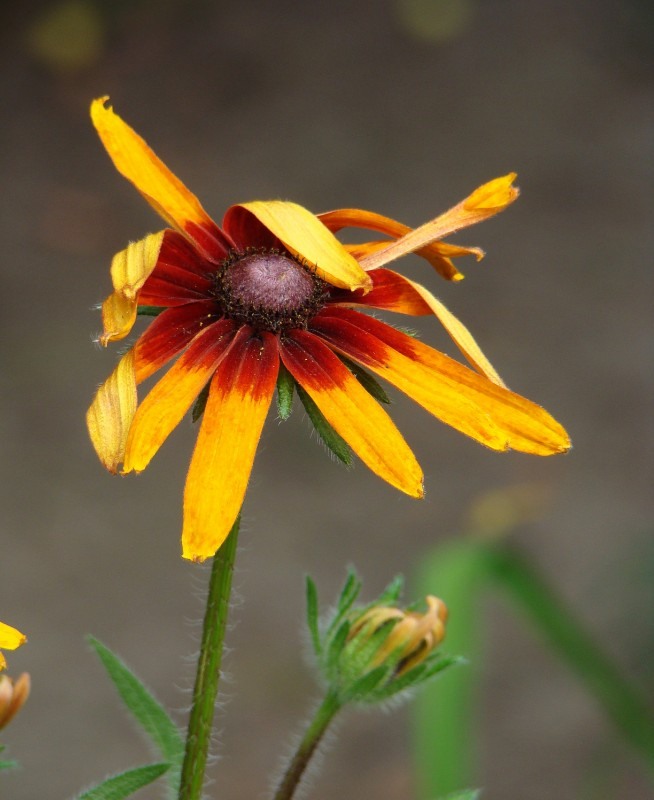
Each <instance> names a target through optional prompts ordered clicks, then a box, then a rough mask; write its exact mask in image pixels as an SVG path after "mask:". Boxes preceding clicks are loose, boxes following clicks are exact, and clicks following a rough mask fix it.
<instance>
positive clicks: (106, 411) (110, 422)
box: [86, 350, 136, 472]
mask: <svg viewBox="0 0 654 800" xmlns="http://www.w3.org/2000/svg"><path fill="white" fill-rule="evenodd" d="M135 412H136V377H135V374H134V351H133V350H129V351H128V352H127V353H126V354H125V355H124V356H123V357H122V358H121V359H120V361H119V362H118V365H117V366H116V368H115V369H114V371H113V372H112V373H111V375H110V376H109V377H108V378H107V380H106V381H105V382H104V383H103V384H102V386H101V387H100V388H99V389H98V391H97V393H96V395H95V397H94V399H93V402H92V403H91V407H90V408H89V410H88V411H87V412H86V426H87V428H88V431H89V436H90V437H91V441H92V442H93V447H94V448H95V452H96V453H97V454H98V458H99V459H100V461H101V462H102V463H103V464H104V466H105V467H106V468H107V469H108V470H109V472H116V471H117V469H118V465H119V464H120V463H121V461H122V460H123V456H124V453H125V442H126V441H127V433H128V431H129V427H130V425H131V424H132V420H133V418H134V414H135Z"/></svg>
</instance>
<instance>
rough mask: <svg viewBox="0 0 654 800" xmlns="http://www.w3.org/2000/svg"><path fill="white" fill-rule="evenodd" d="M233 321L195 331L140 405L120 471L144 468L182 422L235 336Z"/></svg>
mask: <svg viewBox="0 0 654 800" xmlns="http://www.w3.org/2000/svg"><path fill="white" fill-rule="evenodd" d="M235 333H236V323H235V322H234V321H233V320H220V321H219V322H215V323H214V324H213V325H210V326H209V327H208V328H207V330H205V331H203V332H202V333H200V334H198V335H197V336H196V337H195V339H193V341H192V342H191V344H190V345H189V346H188V348H187V349H186V350H185V351H184V353H183V354H182V355H181V356H180V358H179V359H178V360H177V361H176V362H175V363H174V364H173V366H172V367H171V368H170V369H169V370H168V372H167V373H166V374H165V375H164V376H163V378H161V380H160V381H159V382H158V383H156V384H155V385H154V387H153V388H152V389H151V390H150V392H149V394H148V395H147V396H146V397H145V398H144V400H143V402H142V403H141V404H140V405H139V407H138V410H137V412H136V414H135V416H134V420H133V422H132V425H131V427H130V430H129V436H128V438H127V444H126V446H125V458H124V463H123V472H131V471H132V470H136V472H140V471H141V470H144V469H145V468H146V467H147V465H148V464H149V463H150V460H151V459H152V457H153V456H154V454H155V453H156V452H157V450H158V449H159V448H160V447H161V445H162V444H163V443H164V441H165V440H166V438H167V437H168V435H169V434H170V433H171V432H172V430H173V429H174V428H176V427H177V425H178V424H179V423H180V422H181V420H182V418H183V416H184V414H186V412H187V411H188V410H189V408H190V407H191V405H192V404H193V402H194V401H195V399H196V397H197V396H198V394H199V393H200V392H201V391H202V389H203V388H204V386H205V385H206V383H207V382H208V381H209V379H210V378H211V376H212V374H213V372H214V371H215V369H216V367H217V366H218V364H219V363H220V360H221V359H222V358H223V357H224V356H225V353H226V352H227V350H228V349H229V347H230V345H231V344H232V342H233V340H234V336H235Z"/></svg>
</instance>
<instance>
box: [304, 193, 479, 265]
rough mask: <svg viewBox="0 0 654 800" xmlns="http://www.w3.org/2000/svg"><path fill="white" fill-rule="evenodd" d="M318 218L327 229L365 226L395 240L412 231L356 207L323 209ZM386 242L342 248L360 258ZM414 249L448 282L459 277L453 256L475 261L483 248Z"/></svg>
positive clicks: (443, 245)
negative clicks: (323, 211)
mask: <svg viewBox="0 0 654 800" xmlns="http://www.w3.org/2000/svg"><path fill="white" fill-rule="evenodd" d="M318 219H320V221H321V222H324V224H325V225H326V226H327V227H328V228H329V230H330V231H334V232H336V231H339V230H342V229H343V228H365V229H367V230H371V231H378V232H379V233H384V234H386V235H387V236H390V237H391V238H392V239H399V238H400V237H402V236H405V235H406V234H407V233H410V232H411V230H412V229H411V228H410V227H409V226H408V225H404V224H403V223H401V222H397V220H394V219H391V218H390V217H385V216H383V215H382V214H377V213H375V212H374V211H364V210H363V209H360V208H339V209H337V210H335V211H327V212H325V213H324V214H318ZM389 244H390V242H387V241H382V242H366V243H365V244H359V245H347V247H346V249H347V250H348V252H350V253H351V254H352V255H353V256H354V257H355V258H356V259H357V260H358V261H361V260H362V259H364V257H365V256H368V255H370V254H372V253H376V252H378V251H380V250H385V249H386V248H387V247H388V245H389ZM415 252H416V255H419V256H422V258H424V259H426V260H427V261H428V262H429V263H430V264H431V265H432V266H433V267H434V269H435V270H436V271H437V272H439V273H440V274H441V275H442V276H443V277H444V278H445V279H446V280H451V281H460V280H462V279H463V275H462V274H461V272H459V270H458V269H457V268H456V267H455V266H454V264H453V263H452V259H453V258H456V257H458V256H465V255H474V256H475V257H476V258H477V261H479V260H480V259H481V258H483V256H484V253H483V250H480V249H479V248H478V247H462V246H461V245H453V244H448V243H447V242H432V243H431V244H428V245H426V246H425V247H422V248H420V249H419V250H416V251H415ZM364 263H365V262H364Z"/></svg>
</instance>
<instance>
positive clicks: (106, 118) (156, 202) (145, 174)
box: [91, 97, 233, 262]
mask: <svg viewBox="0 0 654 800" xmlns="http://www.w3.org/2000/svg"><path fill="white" fill-rule="evenodd" d="M108 99H109V98H108V97H101V98H99V99H97V100H94V101H93V103H92V104H91V119H92V121H93V124H94V126H95V129H96V131H97V132H98V135H99V136H100V139H101V140H102V144H103V145H104V146H105V149H106V150H107V153H109V156H110V158H111V160H112V161H113V162H114V166H115V167H116V169H117V170H118V172H120V173H121V175H123V176H124V177H125V178H127V180H128V181H130V182H131V183H133V184H134V186H135V187H136V188H137V189H138V190H139V192H140V193H141V194H142V195H143V197H145V199H146V200H147V201H148V203H150V205H151V206H152V207H153V208H154V210H155V211H156V212H157V213H158V214H160V215H161V216H162V217H163V218H164V219H165V220H166V221H167V222H169V223H170V224H171V225H172V226H173V227H174V228H176V229H177V230H179V231H181V232H182V233H184V234H185V235H187V236H188V237H189V238H191V239H192V240H193V241H194V242H195V244H196V245H197V247H198V248H199V249H200V250H201V251H202V252H203V253H204V255H206V257H207V258H209V259H211V260H212V261H216V262H217V261H221V260H222V259H223V258H225V256H226V254H227V252H228V251H229V250H230V249H231V247H232V244H233V243H232V242H230V241H229V239H228V238H227V237H226V236H225V235H224V234H223V232H222V231H221V230H220V228H219V227H218V226H217V225H216V223H215V222H214V221H213V220H212V219H211V217H210V216H209V215H208V214H207V212H206V211H205V210H204V209H203V208H202V206H201V205H200V201H199V200H198V199H197V197H196V196H195V195H194V194H193V193H192V192H190V191H189V190H188V189H187V188H186V186H184V184H183V183H182V182H181V181H180V180H179V178H177V177H176V176H175V175H173V173H172V172H171V171H170V170H169V169H168V167H167V166H166V165H165V164H164V163H163V162H162V161H161V160H160V159H159V158H157V156H156V155H155V154H154V153H153V152H152V150H151V149H150V148H149V147H148V145H147V144H146V142H145V141H144V140H143V139H142V138H141V137H140V136H139V135H138V134H137V133H136V132H135V131H134V130H133V129H132V128H130V126H129V125H127V123H125V122H123V120H122V119H121V118H120V117H119V116H118V115H117V114H114V111H113V109H112V107H111V106H106V105H105V103H106V101H107V100H108Z"/></svg>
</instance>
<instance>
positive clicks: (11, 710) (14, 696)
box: [0, 672, 31, 729]
mask: <svg viewBox="0 0 654 800" xmlns="http://www.w3.org/2000/svg"><path fill="white" fill-rule="evenodd" d="M30 686H31V683H30V676H29V675H28V673H27V672H23V674H22V675H21V676H20V677H18V678H17V679H16V680H14V679H13V678H10V677H9V675H6V674H5V675H0V729H1V728H4V727H5V725H8V724H9V723H10V722H11V720H12V719H13V718H14V717H15V716H16V714H17V713H18V712H19V711H20V709H21V708H22V707H23V705H25V702H26V700H27V698H28V697H29V694H30Z"/></svg>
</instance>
